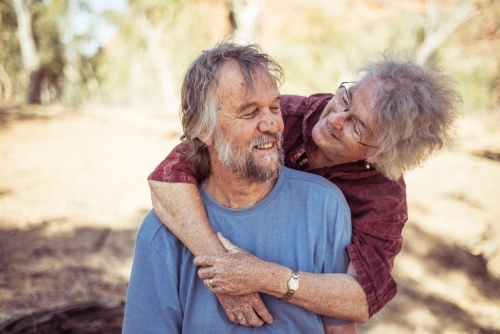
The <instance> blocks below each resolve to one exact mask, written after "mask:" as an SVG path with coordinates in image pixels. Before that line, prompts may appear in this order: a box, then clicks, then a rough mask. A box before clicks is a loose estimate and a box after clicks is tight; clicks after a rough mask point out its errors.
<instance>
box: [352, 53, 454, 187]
mask: <svg viewBox="0 0 500 334" xmlns="http://www.w3.org/2000/svg"><path fill="white" fill-rule="evenodd" d="M381 56H382V59H381V60H380V61H372V62H369V63H368V64H367V65H365V66H363V67H362V68H360V69H359V71H358V72H360V73H364V76H363V78H362V80H361V82H367V81H369V80H372V79H375V80H376V82H377V88H378V92H377V98H376V102H375V110H374V112H375V114H376V117H375V118H374V122H375V125H374V132H375V135H376V137H377V143H378V147H379V148H378V149H376V150H375V151H374V152H373V154H371V155H370V156H369V157H368V158H367V161H368V162H374V164H375V166H376V168H377V169H378V170H379V171H380V172H381V173H382V174H384V175H385V176H386V177H388V178H389V179H392V180H396V179H399V178H400V177H401V176H402V175H403V173H404V172H405V171H407V170H409V169H411V168H414V167H416V166H418V165H419V164H420V163H422V162H423V161H424V160H426V159H427V158H428V157H429V156H431V155H432V154H434V153H436V152H438V151H439V150H440V149H441V148H442V147H443V145H446V144H449V143H451V139H452V138H453V135H454V124H455V120H456V118H457V117H458V115H459V111H460V107H461V105H462V96H461V94H460V93H459V91H458V90H457V89H456V88H455V86H456V82H455V80H454V79H453V78H452V77H450V76H449V75H447V74H445V73H444V72H443V69H442V68H441V67H440V66H439V64H438V62H437V60H435V59H434V60H431V61H428V62H427V63H426V64H425V65H422V66H421V65H418V64H417V63H416V62H415V61H413V60H412V59H411V58H410V57H409V56H408V55H396V54H395V53H393V52H391V51H386V52H384V53H383V54H382V55H381Z"/></svg>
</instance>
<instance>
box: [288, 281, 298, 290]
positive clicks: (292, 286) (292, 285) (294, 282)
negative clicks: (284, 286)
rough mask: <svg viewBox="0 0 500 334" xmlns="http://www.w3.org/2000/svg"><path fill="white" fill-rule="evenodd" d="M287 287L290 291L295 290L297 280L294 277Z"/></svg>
mask: <svg viewBox="0 0 500 334" xmlns="http://www.w3.org/2000/svg"><path fill="white" fill-rule="evenodd" d="M288 288H289V289H290V290H292V291H295V290H297V289H298V288H299V280H296V279H294V280H292V281H291V282H290V284H289V285H288Z"/></svg>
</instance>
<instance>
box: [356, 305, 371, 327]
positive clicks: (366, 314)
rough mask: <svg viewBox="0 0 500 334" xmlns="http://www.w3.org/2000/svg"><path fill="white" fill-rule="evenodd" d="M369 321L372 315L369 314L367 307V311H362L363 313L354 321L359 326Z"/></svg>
mask: <svg viewBox="0 0 500 334" xmlns="http://www.w3.org/2000/svg"><path fill="white" fill-rule="evenodd" d="M369 319H370V313H369V312H368V307H367V308H366V310H362V312H360V314H358V316H357V317H356V319H355V320H354V321H355V322H357V323H358V324H364V323H365V322H367V321H368V320H369Z"/></svg>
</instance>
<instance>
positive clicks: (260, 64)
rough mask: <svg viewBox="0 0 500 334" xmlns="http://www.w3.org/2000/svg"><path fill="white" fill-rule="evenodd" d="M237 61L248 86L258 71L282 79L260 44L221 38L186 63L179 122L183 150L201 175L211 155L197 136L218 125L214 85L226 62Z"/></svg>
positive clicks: (209, 132)
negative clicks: (212, 46) (222, 40)
mask: <svg viewBox="0 0 500 334" xmlns="http://www.w3.org/2000/svg"><path fill="white" fill-rule="evenodd" d="M230 61H234V62H236V63H237V64H238V65H239V67H240V70H241V73H242V74H243V77H244V78H245V81H246V84H247V87H248V89H250V90H251V89H253V75H254V74H255V73H257V72H260V73H263V74H264V75H269V76H270V77H273V78H274V79H276V80H277V81H278V82H280V83H281V81H282V80H283V77H284V75H283V70H282V68H281V67H280V65H279V64H278V63H277V62H276V61H275V60H274V59H272V58H271V57H269V56H268V55H267V54H264V53H262V52H261V50H260V48H259V47H258V46H257V45H255V44H253V45H238V44H235V43H231V42H223V43H221V44H219V45H217V46H216V47H214V48H212V49H210V50H206V51H203V53H202V54H201V55H200V56H199V57H198V58H196V59H195V60H194V61H193V63H192V64H191V65H190V66H189V68H188V70H187V72H186V74H185V76H184V80H183V82H182V89H181V110H180V116H181V122H182V127H183V130H184V134H183V135H182V137H181V140H183V141H184V142H185V143H187V144H188V146H189V150H188V151H187V152H184V155H185V157H186V159H187V161H188V162H189V163H190V164H192V165H193V167H195V168H196V169H197V170H198V171H199V172H200V173H201V174H202V175H203V176H207V175H208V174H209V173H210V158H209V155H208V150H207V148H206V146H205V144H204V143H203V142H202V141H201V140H200V139H199V137H200V136H202V135H203V136H204V137H205V138H212V137H213V135H214V134H215V133H216V132H217V129H218V117H217V99H218V96H217V94H216V89H217V86H218V80H219V77H220V74H221V71H222V68H223V67H224V64H226V63H227V62H230Z"/></svg>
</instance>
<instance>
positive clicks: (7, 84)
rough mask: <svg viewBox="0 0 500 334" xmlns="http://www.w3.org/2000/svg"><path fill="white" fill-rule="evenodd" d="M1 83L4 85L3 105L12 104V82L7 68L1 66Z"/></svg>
mask: <svg viewBox="0 0 500 334" xmlns="http://www.w3.org/2000/svg"><path fill="white" fill-rule="evenodd" d="M0 82H1V83H2V88H3V89H2V105H6V104H10V102H11V101H12V81H10V78H9V75H8V74H7V72H6V71H5V68H4V67H3V66H2V65H1V64H0Z"/></svg>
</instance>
